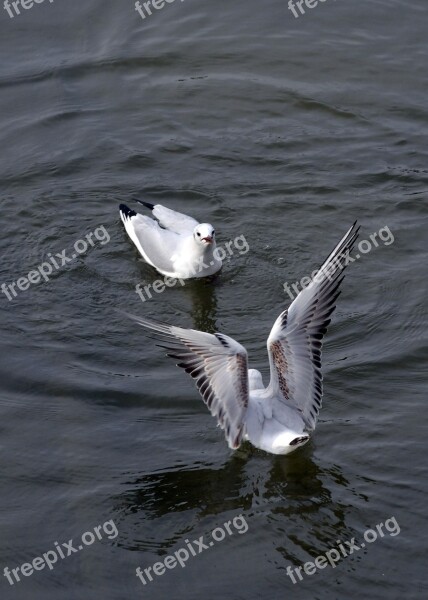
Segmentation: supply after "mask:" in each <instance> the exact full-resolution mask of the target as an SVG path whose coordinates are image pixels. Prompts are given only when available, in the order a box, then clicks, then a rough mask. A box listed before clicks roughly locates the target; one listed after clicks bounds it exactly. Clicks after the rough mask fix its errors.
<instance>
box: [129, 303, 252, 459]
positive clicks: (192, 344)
mask: <svg viewBox="0 0 428 600" xmlns="http://www.w3.org/2000/svg"><path fill="white" fill-rule="evenodd" d="M126 314H127V313H126ZM127 316H128V317H130V318H131V319H133V320H134V321H136V322H137V323H139V324H140V325H142V326H143V327H146V328H147V329H151V330H153V331H155V332H156V338H157V339H160V340H161V342H162V343H161V344H159V345H160V347H161V348H165V349H166V350H168V354H167V356H171V357H172V358H175V359H177V360H178V361H179V362H178V363H177V366H178V367H181V368H183V369H184V370H185V371H186V372H187V373H189V374H190V375H191V376H192V377H193V379H195V381H196V385H197V388H198V390H199V393H200V394H201V396H202V398H203V400H204V402H205V404H206V405H207V407H208V408H209V410H210V412H211V414H212V415H213V416H214V417H216V418H217V421H218V424H219V425H220V427H221V428H222V429H224V432H225V436H226V440H227V442H228V444H229V447H230V448H232V449H236V448H238V447H239V445H240V444H241V441H242V437H243V435H244V433H245V431H244V429H245V416H246V412H247V406H248V355H247V351H246V350H245V348H244V347H243V346H241V344H238V342H236V341H235V340H234V339H232V338H231V337H229V336H227V335H223V334H221V333H215V334H210V333H204V332H202V331H196V330H195V329H182V328H181V327H174V326H172V325H167V324H164V323H159V322H156V321H149V320H148V319H144V318H141V317H136V316H134V315H130V314H127Z"/></svg>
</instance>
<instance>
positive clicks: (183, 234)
mask: <svg viewBox="0 0 428 600" xmlns="http://www.w3.org/2000/svg"><path fill="white" fill-rule="evenodd" d="M137 202H140V204H143V205H144V206H146V207H147V208H149V209H150V210H151V211H152V213H153V216H154V217H155V219H152V218H150V217H148V216H146V215H141V214H138V213H136V212H135V211H134V210H131V209H130V208H128V207H127V206H126V205H125V204H121V205H120V206H119V213H120V217H121V219H122V222H123V224H124V226H125V229H126V232H127V233H128V235H129V237H130V238H131V240H132V241H133V242H134V244H135V245H136V247H137V249H138V251H139V253H140V254H141V256H142V257H143V258H144V260H145V261H146V262H148V263H149V265H152V267H154V268H155V269H156V270H157V271H159V273H162V275H165V276H167V277H174V278H176V279H189V278H194V277H208V276H210V275H214V273H217V271H219V270H220V269H221V266H222V261H221V260H220V258H219V257H218V255H217V254H218V253H217V252H216V242H215V231H214V228H213V226H212V225H210V224H209V223H198V221H196V220H195V219H193V218H192V217H188V216H187V215H183V214H181V213H179V212H176V211H175V210H171V209H170V208H166V207H165V206H162V205H161V204H150V203H149V202H143V201H141V200H137Z"/></svg>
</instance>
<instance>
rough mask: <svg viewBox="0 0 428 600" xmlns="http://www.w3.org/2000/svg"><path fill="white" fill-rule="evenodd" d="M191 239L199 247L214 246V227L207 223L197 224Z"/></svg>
mask: <svg viewBox="0 0 428 600" xmlns="http://www.w3.org/2000/svg"><path fill="white" fill-rule="evenodd" d="M193 237H194V239H195V241H196V243H197V244H200V245H201V246H210V245H211V244H215V231H214V227H213V226H212V225H210V224H209V223H199V225H196V227H195V229H194V230H193Z"/></svg>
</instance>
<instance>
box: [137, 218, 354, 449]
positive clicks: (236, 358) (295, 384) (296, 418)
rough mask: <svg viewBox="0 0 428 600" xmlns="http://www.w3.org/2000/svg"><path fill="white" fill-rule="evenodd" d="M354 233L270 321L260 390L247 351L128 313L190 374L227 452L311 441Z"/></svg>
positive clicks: (296, 445) (216, 335)
mask: <svg viewBox="0 0 428 600" xmlns="http://www.w3.org/2000/svg"><path fill="white" fill-rule="evenodd" d="M358 231H359V227H357V224H356V222H355V223H354V224H353V226H352V227H351V228H350V229H349V230H348V232H347V233H346V234H345V236H344V237H343V238H342V240H341V241H340V242H339V244H338V245H337V246H336V248H335V249H334V250H333V252H332V253H331V254H330V255H329V256H328V257H327V259H326V260H325V262H324V263H323V265H322V266H321V268H320V269H319V271H318V272H317V274H316V275H315V277H314V278H313V280H312V281H311V283H310V284H309V285H308V287H306V288H304V289H303V290H302V291H301V292H300V293H299V295H298V296H297V298H296V299H295V300H294V301H293V302H292V303H291V305H290V307H289V308H288V310H285V311H284V312H282V313H281V314H280V315H279V317H278V318H277V320H276V321H275V323H274V325H273V327H272V330H271V332H270V335H269V337H268V340H267V349H268V354H269V363H270V383H269V385H268V386H267V387H266V388H265V387H264V385H263V381H262V375H261V373H260V372H259V371H257V370H256V369H249V368H248V355H247V351H246V349H245V348H244V347H243V346H241V344H239V343H238V342H236V341H235V340H234V339H232V338H231V337H229V336H227V335H224V334H222V333H214V334H210V333H204V332H202V331H196V330H194V329H182V328H181V327H175V326H174V325H167V324H165V323H159V322H155V321H151V320H149V319H145V318H141V317H136V316H133V315H128V316H129V317H131V318H132V319H134V320H135V321H136V322H137V323H139V324H140V325H142V326H143V327H146V328H148V329H150V330H153V331H154V332H155V336H156V338H158V339H160V340H161V344H160V346H161V347H162V348H165V349H166V350H167V351H168V353H167V356H170V357H172V358H174V359H176V360H177V361H178V362H177V366H179V367H182V368H183V369H184V370H185V371H186V372H187V373H189V374H190V375H191V376H192V377H193V379H194V380H195V382H196V385H197V388H198V390H199V393H200V394H201V396H202V398H203V400H204V402H205V404H206V405H207V407H208V409H209V410H210V412H211V414H212V415H213V416H214V417H216V419H217V421H218V424H219V425H220V427H221V428H222V429H223V430H224V432H225V436H226V440H227V442H228V444H229V447H230V448H232V449H236V448H239V446H240V445H241V443H242V442H243V441H246V440H247V441H249V442H251V444H253V446H255V447H256V448H260V449H261V450H265V451H266V452H270V453H272V454H288V453H290V452H292V451H293V450H296V449H297V448H299V447H301V446H303V445H304V444H306V442H307V441H308V440H309V437H310V433H311V432H312V431H313V430H314V429H315V425H316V422H317V417H318V413H319V411H320V408H321V399H322V373H321V350H322V344H323V338H324V335H325V333H326V331H327V326H328V325H329V323H330V320H331V319H330V317H331V314H332V313H333V311H334V309H335V307H336V300H337V298H338V296H339V294H340V291H339V287H340V284H341V282H342V280H343V271H344V269H345V268H346V266H347V264H348V262H349V258H348V257H349V253H350V252H351V251H352V248H353V246H354V244H355V241H356V239H357V237H358Z"/></svg>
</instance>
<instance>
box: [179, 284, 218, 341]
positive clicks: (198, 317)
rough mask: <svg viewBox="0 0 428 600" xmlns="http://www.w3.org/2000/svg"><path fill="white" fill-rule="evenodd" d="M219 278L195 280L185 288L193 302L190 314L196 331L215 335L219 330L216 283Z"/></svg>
mask: <svg viewBox="0 0 428 600" xmlns="http://www.w3.org/2000/svg"><path fill="white" fill-rule="evenodd" d="M218 281H219V278H218V277H216V276H214V277H211V278H205V279H201V280H197V279H193V280H192V281H189V282H188V283H186V285H185V286H184V288H183V289H184V291H185V293H186V294H187V295H188V297H189V298H190V301H191V309H190V314H191V316H192V319H193V327H194V329H199V330H200V331H207V332H208V333H214V332H216V331H217V330H218V328H217V325H216V320H217V295H216V288H215V286H216V283H217V282H218Z"/></svg>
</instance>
